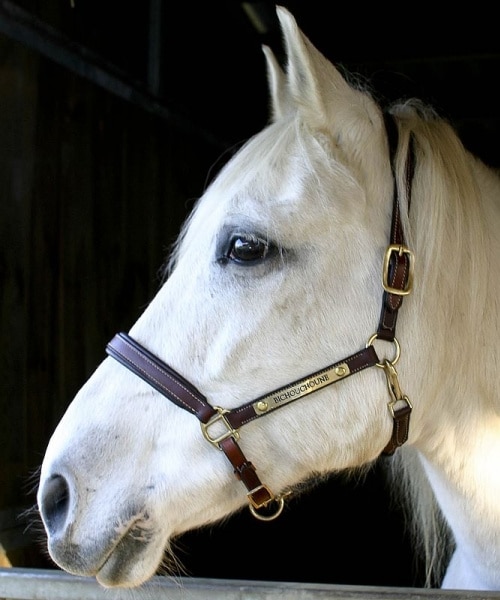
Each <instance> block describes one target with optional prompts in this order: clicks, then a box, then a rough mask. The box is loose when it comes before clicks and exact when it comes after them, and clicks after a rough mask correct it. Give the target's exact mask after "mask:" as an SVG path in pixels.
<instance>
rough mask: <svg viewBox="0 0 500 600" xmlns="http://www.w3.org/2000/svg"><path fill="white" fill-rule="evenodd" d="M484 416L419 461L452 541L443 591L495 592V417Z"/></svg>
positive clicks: (499, 564) (499, 420)
mask: <svg viewBox="0 0 500 600" xmlns="http://www.w3.org/2000/svg"><path fill="white" fill-rule="evenodd" d="M484 417H485V418H484V420H479V419H478V420H477V421H476V422H475V423H471V425H470V430H469V431H468V432H467V433H465V432H457V431H455V432H453V431H452V430H450V432H449V435H448V437H447V439H449V440H450V441H449V442H448V447H447V448H445V449H440V450H438V451H436V452H434V453H430V454H429V456H428V457H426V458H424V460H423V463H424V468H425V470H426V473H427V475H428V477H429V481H430V483H431V485H432V487H433V489H434V492H435V494H436V498H437V500H438V503H439V504H440V506H441V508H442V510H443V513H444V514H446V516H447V520H448V523H449V525H450V527H451V529H452V531H453V535H454V538H455V542H456V551H455V555H454V557H453V559H452V561H451V563H450V566H449V568H448V571H447V573H446V577H445V580H444V583H443V587H448V588H462V589H499V588H500V503H499V500H498V499H499V498H500V469H499V464H500V417H498V416H497V415H493V414H490V415H484Z"/></svg>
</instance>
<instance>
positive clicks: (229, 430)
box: [200, 406, 240, 450]
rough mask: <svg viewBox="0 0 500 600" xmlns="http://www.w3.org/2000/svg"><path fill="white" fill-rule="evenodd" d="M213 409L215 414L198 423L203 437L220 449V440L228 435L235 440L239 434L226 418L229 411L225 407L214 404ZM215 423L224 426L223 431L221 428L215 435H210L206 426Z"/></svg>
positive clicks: (211, 425)
mask: <svg viewBox="0 0 500 600" xmlns="http://www.w3.org/2000/svg"><path fill="white" fill-rule="evenodd" d="M214 409H215V410H216V411H217V414H215V415H214V416H213V417H211V418H210V419H209V420H208V421H207V422H206V423H200V425H201V430H202V432H203V435H204V437H205V439H206V440H208V441H209V442H210V443H211V444H213V445H214V446H216V447H217V448H219V450H220V449H221V448H220V445H219V444H220V442H222V441H223V440H225V439H227V438H229V437H233V438H234V439H235V440H238V439H239V437H240V434H239V433H238V431H237V430H236V429H233V427H232V426H231V423H230V422H229V421H228V420H227V418H226V416H225V415H226V414H227V413H228V412H229V411H228V410H227V409H225V408H221V407H220V406H214ZM216 423H220V424H221V425H222V426H223V427H224V428H225V431H224V430H223V431H222V432H220V433H218V434H217V435H210V432H209V431H208V428H209V427H213V426H214V425H215V424H216Z"/></svg>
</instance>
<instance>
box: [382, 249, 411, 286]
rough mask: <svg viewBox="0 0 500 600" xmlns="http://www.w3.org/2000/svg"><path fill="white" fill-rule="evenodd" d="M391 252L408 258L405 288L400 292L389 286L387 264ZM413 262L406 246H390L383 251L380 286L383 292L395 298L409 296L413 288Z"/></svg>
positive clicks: (389, 260)
mask: <svg viewBox="0 0 500 600" xmlns="http://www.w3.org/2000/svg"><path fill="white" fill-rule="evenodd" d="M393 252H397V253H398V254H399V256H403V254H405V255H406V256H407V257H408V277H407V280H406V286H405V288H404V289H402V290H400V289H398V288H394V287H392V286H391V285H389V264H390V262H391V256H392V254H393ZM414 262H415V259H414V255H413V252H412V251H411V250H409V249H408V248H407V247H406V246H402V245H401V244H391V245H390V246H388V248H387V250H386V251H385V256H384V264H383V267H382V285H383V286H384V290H385V291H386V292H389V294H394V295H396V296H407V295H408V294H410V293H411V291H412V288H413V276H414Z"/></svg>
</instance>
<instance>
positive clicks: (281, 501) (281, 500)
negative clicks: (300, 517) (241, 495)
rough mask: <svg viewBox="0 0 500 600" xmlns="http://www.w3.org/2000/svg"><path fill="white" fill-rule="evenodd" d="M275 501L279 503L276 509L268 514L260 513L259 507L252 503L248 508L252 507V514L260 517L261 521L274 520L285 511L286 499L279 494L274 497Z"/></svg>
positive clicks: (257, 517)
mask: <svg viewBox="0 0 500 600" xmlns="http://www.w3.org/2000/svg"><path fill="white" fill-rule="evenodd" d="M274 502H276V503H277V505H278V506H277V508H276V511H275V512H273V513H272V514H270V515H268V516H266V515H262V514H260V513H258V512H257V509H256V508H255V507H254V506H252V505H251V504H249V505H248V508H249V509H250V512H251V513H252V515H253V516H254V517H255V518H256V519H259V521H274V519H277V518H278V517H279V516H280V515H281V513H282V512H283V508H284V506H285V499H284V498H283V496H279V497H277V498H275V499H274Z"/></svg>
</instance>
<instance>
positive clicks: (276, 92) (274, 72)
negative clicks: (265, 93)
mask: <svg viewBox="0 0 500 600" xmlns="http://www.w3.org/2000/svg"><path fill="white" fill-rule="evenodd" d="M262 50H263V51H264V55H265V57H266V64H267V85H268V87H269V95H270V102H271V120H272V121H276V120H278V119H280V118H281V117H283V116H284V115H285V114H286V113H287V112H288V111H289V110H290V109H291V108H292V107H293V104H292V103H291V101H290V95H289V93H288V89H287V85H286V78H285V73H284V72H283V69H282V68H281V67H280V65H279V63H278V61H277V60H276V57H275V56H274V54H273V52H272V50H271V48H269V46H262Z"/></svg>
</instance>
